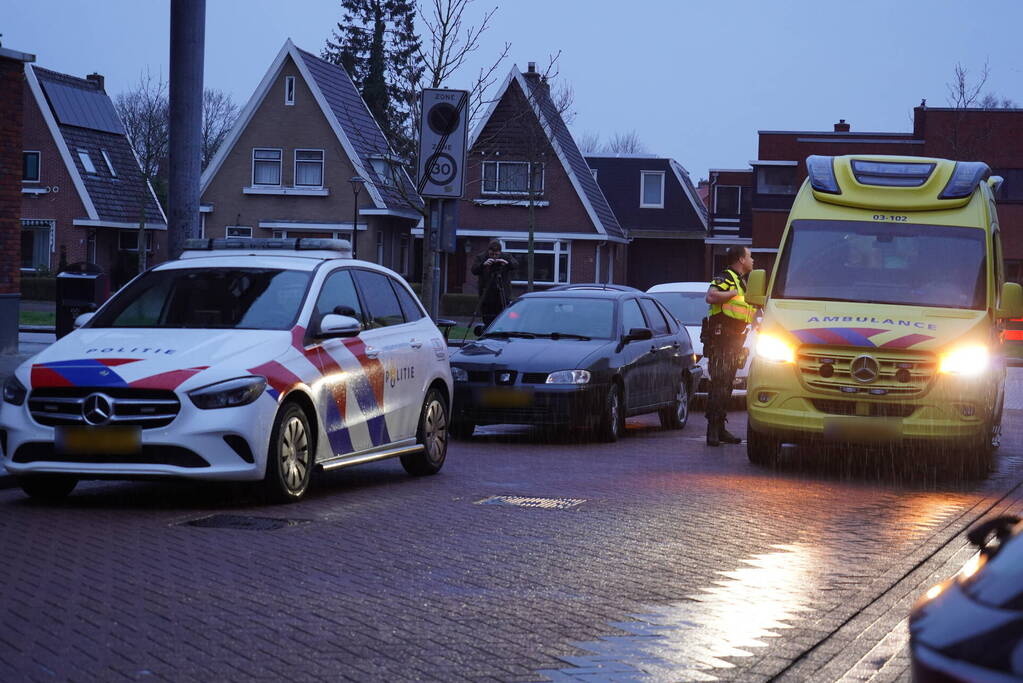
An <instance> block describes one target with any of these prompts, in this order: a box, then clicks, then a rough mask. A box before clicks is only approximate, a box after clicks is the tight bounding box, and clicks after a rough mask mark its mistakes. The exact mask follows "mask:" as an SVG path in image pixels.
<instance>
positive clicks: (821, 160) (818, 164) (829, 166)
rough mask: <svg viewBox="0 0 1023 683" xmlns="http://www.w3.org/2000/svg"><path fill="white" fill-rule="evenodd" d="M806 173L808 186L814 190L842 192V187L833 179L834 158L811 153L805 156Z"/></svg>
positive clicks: (832, 192) (830, 192)
mask: <svg viewBox="0 0 1023 683" xmlns="http://www.w3.org/2000/svg"><path fill="white" fill-rule="evenodd" d="M806 173H807V175H808V176H809V178H810V186H811V187H813V189H814V191H816V192H827V193H828V194H842V188H840V187H839V186H838V180H836V179H835V158H834V157H826V156H821V155H819V154H811V155H810V156H808V157H807V158H806Z"/></svg>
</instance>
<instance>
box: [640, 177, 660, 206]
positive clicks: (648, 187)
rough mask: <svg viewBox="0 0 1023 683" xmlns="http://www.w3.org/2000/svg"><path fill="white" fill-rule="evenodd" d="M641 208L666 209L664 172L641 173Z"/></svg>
mask: <svg viewBox="0 0 1023 683" xmlns="http://www.w3.org/2000/svg"><path fill="white" fill-rule="evenodd" d="M639 175H640V183H639V185H640V188H639V208H641V209H663V208H664V171H640V174H639Z"/></svg>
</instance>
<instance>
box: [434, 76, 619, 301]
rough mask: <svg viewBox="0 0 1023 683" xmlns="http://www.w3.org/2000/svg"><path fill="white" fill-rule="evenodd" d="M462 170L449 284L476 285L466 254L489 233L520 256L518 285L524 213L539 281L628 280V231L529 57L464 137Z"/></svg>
mask: <svg viewBox="0 0 1023 683" xmlns="http://www.w3.org/2000/svg"><path fill="white" fill-rule="evenodd" d="M465 173H466V183H465V188H466V189H465V195H464V196H463V197H462V199H461V200H460V201H459V206H458V212H459V221H458V233H457V234H458V240H457V247H458V249H457V253H456V254H455V255H454V256H453V257H449V258H448V260H447V266H448V271H447V272H448V278H447V289H448V290H449V291H465V292H475V291H476V287H477V283H476V277H475V276H473V275H472V274H471V273H470V272H469V269H470V268H471V265H472V260H473V256H474V255H475V254H476V253H479V252H482V251H483V250H485V248H486V245H487V242H488V241H489V240H490V239H493V238H496V239H499V240H500V241H501V242H502V244H503V246H504V249H505V250H506V251H509V252H512V253H513V254H515V255H516V256H518V257H519V260H520V263H521V265H520V268H519V270H518V272H517V273H516V274H515V275H514V278H515V279H514V280H513V283H514V285H515V290H516V291H522V289H524V287H525V284H526V263H525V261H526V247H527V240H528V235H529V225H530V214H532V215H533V220H534V241H535V244H534V268H535V274H534V282H535V284H536V285H538V286H540V287H541V288H542V287H543V286H545V285H554V284H558V283H566V282H594V281H596V282H625V281H626V279H627V273H626V269H627V268H626V250H627V246H628V238H627V236H626V233H625V231H624V230H623V229H622V227H621V226H620V225H619V223H618V219H617V218H616V217H615V215H614V213H613V212H612V210H611V207H610V206H609V205H608V202H607V199H606V198H605V197H604V193H603V192H601V190H600V187H599V186H598V185H597V182H596V181H595V180H594V179H593V174H592V172H591V171H590V168H589V166H587V164H586V160H585V159H584V158H583V155H582V153H580V151H579V148H578V146H577V145H576V143H575V140H574V139H573V138H572V134H571V133H570V132H569V131H568V127H567V126H566V125H565V122H564V120H563V119H562V117H561V114H560V113H559V112H558V110H557V108H556V107H555V105H554V102H553V101H552V99H551V96H550V89H549V87H548V85H547V83H546V82H545V81H544V79H543V78H542V76H541V75H540V74H539V73H537V72H536V70H535V68H534V66H533V64H532V63H530V65H529V69H528V71H527V72H526V73H522V72H520V71H519V70H518V68H517V67H515V66H513V67H512V68H511V70H510V72H509V73H508V76H507V78H505V80H504V82H503V84H502V85H501V87H500V88H499V89H498V91H497V94H496V96H495V97H494V100H493V102H492V103H491V105H490V108H489V109H488V111H487V112H486V113H485V114H484V116H483V118H482V119H481V122H480V124H479V125H478V126H477V127H476V129H475V130H474V131H473V132H472V134H471V135H470V137H469V142H468V154H467V159H466V168H465ZM531 182H532V191H531V188H530V183H531Z"/></svg>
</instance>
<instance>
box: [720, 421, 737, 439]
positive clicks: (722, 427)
mask: <svg viewBox="0 0 1023 683" xmlns="http://www.w3.org/2000/svg"><path fill="white" fill-rule="evenodd" d="M725 422H727V420H721V422H720V424H719V425H718V441H720V442H721V443H742V439H740V438H739V437H737V436H736V435H735V434H732V433H731V432H729V431H728V430H727V429H725Z"/></svg>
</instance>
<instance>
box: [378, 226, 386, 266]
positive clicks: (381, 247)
mask: <svg viewBox="0 0 1023 683" xmlns="http://www.w3.org/2000/svg"><path fill="white" fill-rule="evenodd" d="M377 265H379V266H382V265H384V232H383V231H382V230H380V231H377Z"/></svg>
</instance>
